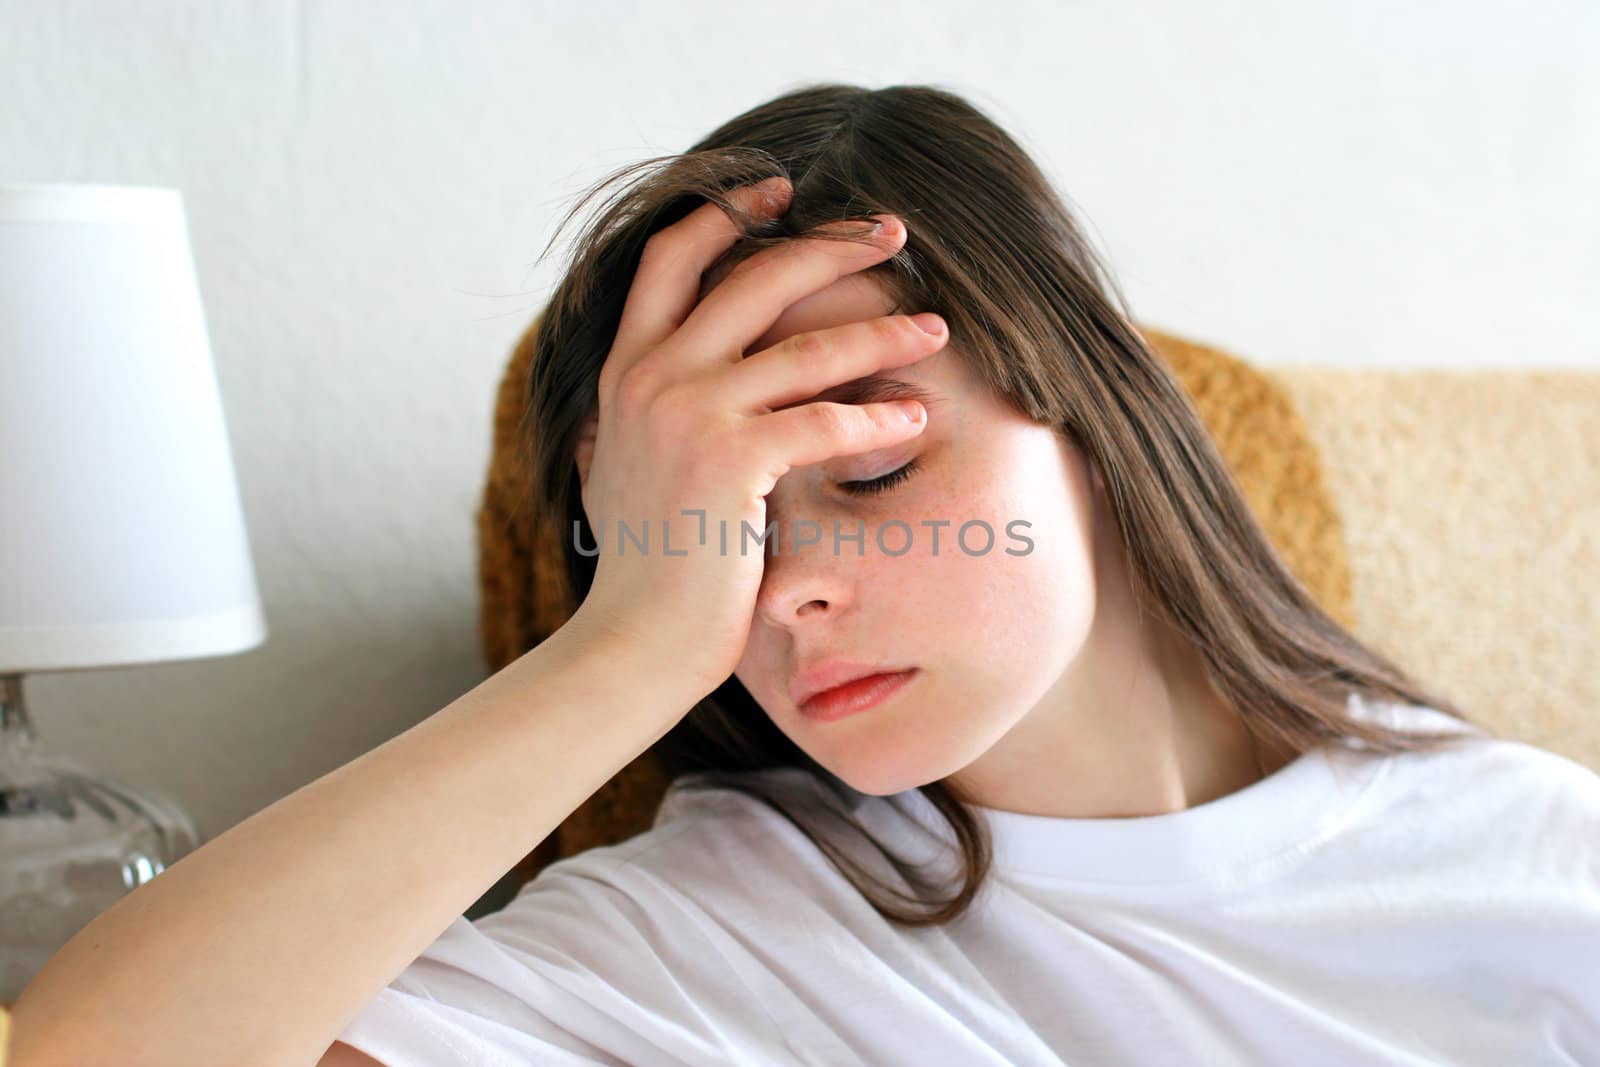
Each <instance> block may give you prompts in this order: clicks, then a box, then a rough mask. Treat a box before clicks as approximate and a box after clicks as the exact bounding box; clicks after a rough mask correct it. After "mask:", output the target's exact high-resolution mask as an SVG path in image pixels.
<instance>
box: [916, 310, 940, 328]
mask: <svg viewBox="0 0 1600 1067" xmlns="http://www.w3.org/2000/svg"><path fill="white" fill-rule="evenodd" d="M911 321H912V322H914V323H916V324H917V329H919V330H921V331H922V332H923V333H932V334H940V333H943V332H944V319H942V318H940V317H939V316H938V315H935V314H934V313H933V312H931V311H924V312H922V313H921V314H917V315H913V316H911Z"/></svg>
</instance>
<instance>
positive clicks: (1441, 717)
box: [1351, 700, 1600, 823]
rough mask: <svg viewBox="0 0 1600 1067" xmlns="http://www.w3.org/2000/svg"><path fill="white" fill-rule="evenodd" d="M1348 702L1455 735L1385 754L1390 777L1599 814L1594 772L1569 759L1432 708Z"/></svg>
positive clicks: (1599, 789)
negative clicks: (1444, 742) (1417, 748)
mask: <svg viewBox="0 0 1600 1067" xmlns="http://www.w3.org/2000/svg"><path fill="white" fill-rule="evenodd" d="M1351 710H1352V711H1353V712H1354V713H1356V714H1357V715H1360V716H1362V717H1367V718H1374V719H1377V720H1379V721H1382V722H1384V723H1386V724H1387V725H1391V726H1396V727H1399V728H1401V729H1405V730H1408V731H1412V732H1417V733H1429V734H1439V735H1460V740H1454V741H1452V742H1451V743H1450V744H1447V745H1444V746H1441V747H1438V748H1433V749H1427V750H1423V751H1419V752H1409V753H1404V754H1401V755H1399V756H1396V757H1392V760H1393V763H1394V764H1395V769H1396V770H1397V771H1398V772H1399V773H1398V774H1397V775H1395V776H1394V777H1396V778H1397V779H1398V780H1399V782H1400V783H1401V784H1403V785H1405V786H1408V787H1409V788H1410V789H1411V791H1413V792H1414V793H1416V794H1418V795H1419V796H1420V795H1424V794H1428V795H1439V794H1444V793H1448V794H1450V795H1452V796H1453V797H1454V798H1455V799H1456V800H1457V801H1459V802H1462V803H1467V804H1469V805H1472V806H1474V807H1482V806H1492V805H1497V804H1498V805H1508V804H1512V803H1518V804H1529V803H1536V804H1537V809H1538V811H1540V812H1542V813H1544V814H1550V813H1551V812H1552V811H1554V810H1558V809H1559V810H1562V811H1565V812H1568V813H1569V814H1570V815H1571V816H1573V817H1577V818H1580V819H1587V820H1589V821H1590V822H1591V823H1593V822H1595V821H1596V820H1600V774H1596V773H1595V772H1594V771H1593V770H1591V769H1590V768H1588V767H1586V766H1584V765H1583V764H1581V763H1578V762H1577V761H1576V760H1572V759H1569V758H1567V757H1566V756H1562V755H1560V754H1559V753H1556V752H1552V751H1550V750H1549V749H1545V748H1540V747H1538V746H1536V745H1531V744H1528V743H1527V742H1524V741H1518V740H1515V739H1512V738H1508V737H1500V736H1496V735H1494V734H1491V733H1488V732H1486V731H1484V730H1483V729H1482V728H1481V727H1478V726H1477V725H1476V724H1472V723H1463V722H1462V720H1460V719H1457V718H1456V717H1455V716H1453V715H1447V714H1445V713H1444V712H1442V711H1438V710H1436V709H1434V708H1429V707H1423V706H1420V705H1415V704H1396V703H1390V702H1380V701H1361V700H1352V702H1351ZM1529 814H1532V812H1530V813H1529Z"/></svg>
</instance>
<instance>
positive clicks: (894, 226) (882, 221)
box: [872, 215, 900, 237]
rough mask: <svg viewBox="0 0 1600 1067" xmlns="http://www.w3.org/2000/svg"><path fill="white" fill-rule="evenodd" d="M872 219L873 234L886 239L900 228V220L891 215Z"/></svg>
mask: <svg viewBox="0 0 1600 1067" xmlns="http://www.w3.org/2000/svg"><path fill="white" fill-rule="evenodd" d="M872 218H873V220H874V225H873V227H872V232H873V233H880V234H883V235H884V236H886V237H887V236H890V235H892V234H894V233H895V232H896V231H897V230H899V228H900V220H899V219H897V218H895V217H894V216H893V215H874V216H872Z"/></svg>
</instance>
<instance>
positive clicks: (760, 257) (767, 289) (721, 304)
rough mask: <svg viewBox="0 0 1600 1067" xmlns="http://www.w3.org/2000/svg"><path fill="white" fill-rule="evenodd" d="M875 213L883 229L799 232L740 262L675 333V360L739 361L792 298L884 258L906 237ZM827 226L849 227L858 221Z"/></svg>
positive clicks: (896, 222)
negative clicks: (852, 234) (857, 234)
mask: <svg viewBox="0 0 1600 1067" xmlns="http://www.w3.org/2000/svg"><path fill="white" fill-rule="evenodd" d="M875 218H879V219H882V220H883V223H884V225H883V229H882V231H880V232H878V233H876V234H871V235H868V236H867V237H865V238H863V239H861V240H847V241H838V240H830V239H828V238H820V237H797V238H795V239H794V240H792V241H785V242H783V243H782V244H780V245H776V246H774V247H772V248H769V249H767V250H765V251H763V252H759V253H757V254H756V255H753V256H751V257H750V258H749V259H747V260H745V261H744V262H742V263H740V264H739V265H738V266H737V267H735V268H733V270H732V271H731V272H730V273H729V274H728V276H727V277H726V278H724V279H723V280H722V282H721V283H720V284H719V285H718V286H717V287H716V288H715V289H713V290H712V291H711V292H710V293H709V294H708V295H707V296H706V297H705V299H703V300H701V301H700V303H699V304H697V305H695V308H694V310H693V311H691V312H689V317H688V318H686V319H684V321H683V325H682V326H681V327H680V328H679V329H678V331H677V332H676V333H674V334H673V336H672V342H671V348H672V350H673V360H674V361H675V362H676V361H679V360H700V361H703V362H705V363H707V364H713V363H717V362H723V363H735V362H738V361H739V360H740V359H742V358H743V356H744V351H745V349H747V348H749V347H750V346H751V345H753V344H754V343H755V342H756V341H757V340H759V339H760V337H761V335H762V334H764V333H766V332H767V331H768V330H769V329H771V328H772V324H773V323H774V322H776V321H777V319H778V316H780V315H782V314H783V313H784V311H785V310H786V309H787V308H788V307H789V305H790V304H794V303H797V302H798V301H800V300H801V299H802V298H804V297H807V296H810V295H811V294H812V293H815V292H817V291H819V290H821V289H826V288H827V287H828V286H829V285H832V284H833V283H834V282H836V281H838V280H839V279H840V278H842V277H844V276H845V275H846V274H850V273H853V272H855V271H858V270H863V269H865V268H867V267H870V266H873V265H874V264H877V263H882V262H883V261H884V260H886V259H888V258H889V257H890V256H892V255H893V254H894V253H895V252H896V251H897V250H899V248H900V246H901V244H902V243H903V242H904V240H905V235H906V228H905V225H904V224H903V223H901V222H900V220H898V219H896V218H895V217H894V216H893V215H880V216H875ZM825 228H826V229H829V230H833V231H835V232H839V231H841V230H843V231H846V232H849V231H851V230H860V229H862V224H861V223H859V222H854V223H849V224H848V225H841V224H839V223H830V224H829V225H828V226H827V227H825Z"/></svg>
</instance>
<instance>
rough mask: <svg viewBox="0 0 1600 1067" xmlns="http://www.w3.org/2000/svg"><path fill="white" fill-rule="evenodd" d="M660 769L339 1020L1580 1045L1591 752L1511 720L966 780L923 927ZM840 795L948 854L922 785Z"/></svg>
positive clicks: (1470, 1053) (1301, 1061)
mask: <svg viewBox="0 0 1600 1067" xmlns="http://www.w3.org/2000/svg"><path fill="white" fill-rule="evenodd" d="M1350 708H1351V710H1352V711H1353V712H1355V713H1356V714H1360V715H1367V716H1372V717H1376V718H1380V719H1383V720H1386V721H1389V722H1391V723H1401V724H1407V725H1421V726H1422V727H1423V728H1427V729H1443V730H1446V731H1448V730H1452V729H1458V728H1459V723H1458V720H1455V719H1453V718H1450V717H1448V716H1445V715H1443V714H1441V713H1440V712H1437V711H1434V710H1431V709H1427V708H1420V707H1411V706H1403V705H1393V704H1380V703H1368V702H1363V701H1360V700H1358V699H1356V698H1355V697H1352V699H1351V702H1350ZM760 773H761V774H763V775H764V776H767V777H769V778H770V779H771V780H773V781H775V782H781V783H782V784H783V786H784V788H785V789H786V790H790V789H792V790H794V793H793V795H794V796H796V797H804V796H812V797H815V798H816V800H817V802H821V803H826V800H827V798H828V797H830V796H832V795H833V794H831V793H830V792H829V791H828V790H827V789H826V788H825V787H823V786H822V785H820V784H819V783H817V782H816V781H815V779H812V778H811V777H810V776H809V775H808V774H807V773H806V772H804V771H801V770H798V769H783V770H775V771H765V772H760ZM691 777H692V776H691ZM686 784H687V782H686V781H684V780H680V781H679V782H677V783H674V786H673V789H672V790H671V791H670V792H669V793H668V796H667V798H666V799H665V800H664V801H663V803H662V806H661V808H660V809H659V811H658V814H657V816H656V820H655V823H654V826H653V828H652V829H650V830H649V831H647V832H645V833H643V834H640V835H638V836H636V837H633V838H630V839H629V840H627V841H625V842H623V843H621V844H618V845H612V846H607V847H603V848H595V849H591V850H589V851H587V852H584V853H581V854H579V855H577V856H573V857H569V858H567V859H564V860H561V861H559V862H557V863H554V864H552V865H550V866H548V867H546V868H545V869H544V870H542V871H541V872H540V873H539V875H538V877H536V878H535V879H533V880H532V881H531V882H529V883H528V884H527V885H526V886H525V887H524V888H523V889H522V891H521V892H520V893H519V894H518V895H517V897H516V898H515V899H514V900H513V901H512V902H511V903H509V904H508V905H507V906H506V907H505V908H503V909H502V910H501V911H498V912H496V913H494V914H492V915H487V916H484V917H483V918H481V919H478V920H476V921H475V922H469V921H467V920H466V919H464V918H461V919H457V920H456V921H455V922H454V923H452V924H451V925H450V927H449V928H448V929H446V930H445V932H444V934H443V935H442V936H441V937H440V938H439V939H438V941H437V942H435V943H434V944H433V945H432V946H431V947H430V948H429V949H428V950H427V951H426V952H425V953H424V954H423V955H422V956H421V957H420V958H419V959H418V960H417V961H416V962H415V963H413V964H412V965H411V966H410V967H408V968H407V969H406V970H405V971H404V972H403V973H402V974H401V975H400V976H399V977H398V978H396V979H395V981H394V982H393V984H392V985H390V986H389V987H388V988H386V989H384V990H382V991H381V992H380V993H379V995H378V996H377V998H376V999H375V1000H374V1001H372V1003H371V1004H369V1005H368V1006H367V1007H366V1008H364V1009H363V1010H362V1011H361V1013H360V1014H359V1015H358V1016H357V1017H356V1018H355V1019H354V1021H353V1022H352V1023H351V1024H350V1026H349V1027H348V1029H346V1030H345V1031H344V1033H343V1034H342V1035H341V1040H343V1041H346V1042H348V1043H349V1044H351V1045H354V1046H355V1047H356V1048H358V1049H361V1050H363V1051H365V1052H367V1053H368V1054H369V1055H371V1056H373V1057H374V1058H376V1059H378V1060H379V1061H381V1062H383V1063H385V1064H388V1065H389V1067H424V1065H426V1067H445V1065H451V1067H502V1065H505V1067H509V1065H512V1064H518V1065H521V1064H529V1063H535V1064H577V1063H585V1064H588V1063H604V1064H619V1063H623V1064H642V1065H650V1067H654V1065H679V1064H810V1065H827V1067H847V1065H850V1064H874V1065H879V1064H901V1063H904V1064H917V1065H919V1067H921V1065H940V1064H950V1065H961V1067H985V1065H996V1067H999V1065H1012V1064H1027V1065H1034V1064H1073V1065H1083V1064H1096V1065H1097V1064H1145V1063H1152V1064H1168V1063H1200V1064H1273V1065H1278V1064H1294V1065H1295V1067H1314V1065H1323V1064H1326V1065H1337V1067H1348V1065H1351V1064H1408V1065H1423V1064H1430V1065H1431V1064H1441V1063H1444V1064H1492V1065H1495V1067H1504V1065H1507V1064H1517V1065H1519V1067H1530V1065H1542V1064H1563V1065H1567V1064H1571V1065H1576V1064H1588V1065H1594V1064H1600V776H1597V775H1595V774H1594V773H1593V772H1591V771H1589V770H1588V769H1586V768H1584V767H1582V766H1581V765H1579V764H1577V763H1575V762H1573V761H1571V760H1568V759H1565V758H1562V757H1560V756H1557V755H1554V754H1552V753H1550V752H1547V751H1544V750H1542V749H1538V748H1534V747H1532V746H1529V745H1525V744H1521V743H1518V742H1513V741H1504V740H1494V739H1483V740H1480V741H1475V742H1470V743H1468V744H1466V745H1464V746H1462V747H1459V748H1456V749H1454V750H1449V749H1447V750H1445V751H1443V752H1436V753H1424V754H1415V753H1411V754H1404V755H1400V756H1380V755H1375V754H1372V753H1369V752H1362V751H1359V750H1358V749H1351V748H1348V747H1325V748H1322V749H1319V750H1316V751H1314V752H1312V753H1308V754H1305V755H1302V756H1301V757H1299V758H1297V759H1296V760H1294V761H1293V762H1291V763H1289V764H1287V765H1286V766H1284V767H1282V768H1281V769H1279V770H1278V771H1276V772H1274V773H1273V774H1271V775H1269V776H1268V777H1267V778H1265V779H1264V780H1262V781H1260V782H1257V783H1255V784H1253V785H1250V786H1248V787H1246V788H1244V789H1241V790H1238V791H1237V792H1234V793H1231V794H1229V795H1227V796H1224V797H1221V798H1219V799H1216V800H1213V801H1210V802H1208V803H1205V804H1200V805H1197V806H1195V807H1192V808H1189V809H1187V810H1184V811H1179V812H1174V813H1171V814H1166V815H1154V816H1146V817H1139V818H1125V819H1062V818H1049V817H1043V816H1034V815H1022V814H1018V813H1015V812H1004V811H997V810H994V809H979V811H980V812H982V813H983V815H984V817H985V818H987V819H988V821H989V824H990V827H991V829H992V831H993V834H994V842H995V868H994V872H993V874H992V875H991V879H992V880H991V881H990V882H989V883H988V884H987V886H986V888H985V889H984V891H983V892H982V893H981V894H980V895H979V897H978V898H977V900H976V901H975V903H974V905H973V909H972V911H970V912H969V913H968V914H966V915H965V916H963V917H962V918H960V919H958V920H956V921H955V922H954V923H952V924H949V925H946V926H944V927H929V928H921V929H901V928H899V927H896V926H894V925H893V924H891V923H890V922H888V921H887V920H885V919H883V918H881V917H880V916H879V915H878V913H877V912H876V911H874V910H873V909H872V907H871V906H870V905H868V904H867V902H866V901H865V899H864V898H862V897H861V896H860V894H859V893H857V892H856V891H855V890H854V889H853V888H852V887H851V886H850V884H849V883H848V882H846V881H845V880H844V879H843V878H842V877H841V876H840V875H839V874H837V873H836V872H835V870H834V868H833V866H832V865H831V864H830V863H829V861H828V860H827V859H826V858H825V857H824V856H823V855H822V853H821V852H820V851H818V850H817V849H816V847H815V846H813V845H812V844H811V843H810V842H809V841H808V840H807V839H806V838H805V837H804V836H803V835H802V834H801V833H800V832H799V830H797V829H796V828H795V827H794V826H793V825H792V824H791V823H790V822H788V821H787V820H786V819H784V818H783V817H782V816H781V815H779V814H778V813H777V812H775V811H773V810H772V809H770V808H768V807H767V806H766V805H764V804H761V803H759V802H758V801H755V800H753V799H750V798H747V797H746V796H744V795H743V794H740V793H738V792H736V791H733V790H729V789H717V790H714V791H699V790H693V789H685V788H683V786H684V785H686ZM853 795H854V796H855V797H856V798H858V803H859V806H858V807H857V808H856V809H855V813H856V815H857V816H858V817H859V818H861V819H863V821H865V822H866V823H867V824H868V825H869V826H870V827H872V828H873V830H874V832H875V833H876V834H878V835H879V836H880V837H881V838H883V839H884V840H885V841H886V842H887V843H889V844H890V845H891V846H892V847H894V848H895V849H896V850H898V851H899V852H901V854H902V855H906V856H908V857H911V858H918V859H926V858H936V857H939V856H941V855H942V856H943V857H945V859H946V860H947V861H948V864H947V865H945V866H941V867H939V868H937V869H938V870H953V869H954V868H953V863H954V859H953V855H954V854H953V852H951V851H950V850H949V848H948V842H949V841H950V840H951V838H950V837H949V836H948V834H949V831H948V830H945V829H942V827H943V822H942V820H941V819H939V817H938V816H937V814H936V812H935V811H934V809H933V808H932V806H931V805H930V804H929V803H928V801H927V800H926V799H925V798H924V797H923V796H922V795H921V793H919V792H918V791H916V790H910V791H908V792H906V793H902V794H899V795H898V796H897V797H895V798H882V797H871V796H861V795H860V794H853ZM836 803H837V802H836ZM896 805H904V807H903V808H900V807H897V806H896ZM902 811H904V812H906V813H907V814H902V813H901V812H902ZM837 839H838V840H840V841H841V844H842V845H843V846H844V847H846V848H848V849H849V850H850V854H851V855H852V856H855V857H857V858H858V859H861V860H862V861H863V862H870V860H871V859H872V858H873V857H875V856H876V852H875V850H873V849H871V846H870V845H864V844H863V845H861V846H860V847H857V846H855V845H852V844H851V843H850V840H851V839H849V838H847V837H840V838H837ZM872 869H873V870H874V871H876V872H878V873H880V874H884V875H889V874H890V873H891V872H892V868H890V867H889V866H888V865H887V864H885V863H884V862H883V861H881V860H879V861H878V862H877V863H876V864H875V865H873V867H872ZM896 881H897V883H898V884H902V885H903V884H904V883H903V882H898V880H896Z"/></svg>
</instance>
